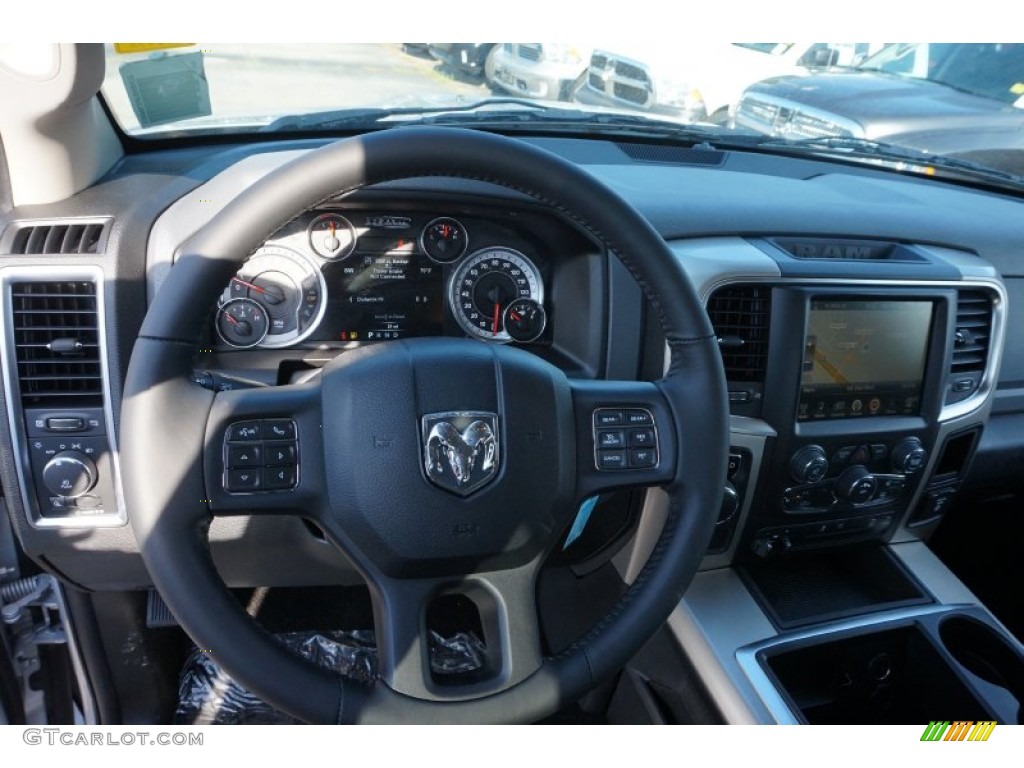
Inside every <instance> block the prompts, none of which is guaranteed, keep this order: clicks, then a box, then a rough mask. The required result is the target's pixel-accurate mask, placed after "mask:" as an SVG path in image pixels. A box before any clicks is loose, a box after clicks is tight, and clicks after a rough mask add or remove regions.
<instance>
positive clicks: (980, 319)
mask: <svg viewBox="0 0 1024 768" xmlns="http://www.w3.org/2000/svg"><path fill="white" fill-rule="evenodd" d="M998 301H999V297H998V294H997V293H996V292H994V291H991V292H990V291H989V290H988V289H983V288H981V287H980V286H972V287H970V288H968V287H960V286H953V285H949V284H944V283H938V282H937V283H936V284H933V285H929V284H913V285H911V284H894V285H890V284H887V283H885V282H878V283H875V284H871V285H853V284H847V283H844V282H843V281H841V280H840V281H836V282H825V281H820V282H816V281H808V282H807V283H804V282H802V281H801V282H797V281H793V282H789V283H787V282H780V283H778V284H775V285H761V284H742V285H730V286H728V287H726V288H723V289H719V290H718V291H716V292H714V293H713V294H712V296H711V298H710V301H709V307H708V308H709V313H710V314H711V316H712V321H713V322H714V323H715V324H716V330H718V331H719V334H720V335H719V339H720V345H721V346H722V349H723V358H724V361H725V363H726V373H727V377H728V378H729V394H730V400H731V405H732V412H733V414H734V417H744V418H743V419H741V423H746V422H749V421H751V420H755V419H756V420H757V421H758V422H760V423H762V424H764V425H767V427H768V428H769V432H768V434H770V437H769V438H768V439H766V440H765V442H764V444H763V455H762V461H761V465H762V466H761V473H760V477H758V478H755V479H754V480H756V490H757V492H756V494H754V498H753V500H752V503H751V505H750V508H749V514H748V516H747V519H746V521H745V525H744V526H743V527H742V528H740V527H738V526H737V528H736V529H735V531H734V535H735V537H736V539H735V544H736V548H735V551H736V552H737V554H738V555H739V556H740V558H741V559H742V558H743V557H747V556H754V557H758V558H769V557H775V556H778V555H780V554H783V553H787V552H800V551H808V550H817V549H821V548H825V547H832V546H841V545H845V544H851V543H860V542H865V541H887V540H890V539H891V538H892V537H893V536H894V535H895V534H896V532H897V531H898V530H899V529H900V527H901V525H903V524H904V523H905V522H906V521H907V517H908V515H910V513H911V512H912V510H914V508H915V505H917V504H918V503H919V500H922V494H921V492H922V490H923V489H925V488H926V487H927V488H928V489H929V491H932V490H935V487H939V488H941V489H943V490H944V491H945V496H943V497H942V501H941V503H940V504H939V506H940V507H941V506H942V505H943V504H944V503H946V502H948V498H949V495H950V494H951V493H952V492H955V487H950V486H948V485H941V486H935V487H933V485H934V480H935V477H934V472H933V471H932V469H933V467H934V466H935V462H934V458H935V457H936V455H937V454H938V453H941V452H942V451H943V448H944V446H945V440H946V439H947V436H946V435H945V434H944V430H943V429H942V428H941V427H942V425H943V423H944V422H946V421H950V420H952V419H954V418H956V417H957V415H958V414H960V415H964V414H968V415H969V414H970V413H971V412H972V409H976V408H978V406H980V404H981V403H982V401H983V400H984V398H985V393H986V391H987V388H988V386H989V385H988V381H987V379H986V378H985V377H986V368H987V363H988V354H989V352H990V344H989V340H990V338H991V336H992V333H993V316H994V314H995V312H994V309H995V307H996V306H997V305H998ZM757 347H760V348H761V349H762V350H763V352H762V353H760V359H758V354H759V353H758V352H757ZM734 350H735V351H734ZM734 421H735V419H734ZM966 447H967V450H963V446H962V445H961V448H960V450H958V451H955V452H954V453H956V456H955V460H954V457H953V454H949V459H948V460H947V462H946V463H947V464H950V466H948V467H946V468H945V469H947V470H948V471H949V472H951V473H952V476H953V477H957V476H959V475H960V474H962V473H963V471H964V469H965V467H966V464H967V463H968V462H969V460H970V458H971V453H972V448H973V441H972V444H971V445H970V446H966ZM748 484H749V483H748ZM924 500H925V502H926V503H930V502H929V501H928V499H927V498H925V499H924ZM934 512H935V510H934V509H931V510H930V511H928V512H923V513H922V514H919V515H917V518H918V519H919V520H921V521H924V520H934V518H935V514H933V513H934Z"/></svg>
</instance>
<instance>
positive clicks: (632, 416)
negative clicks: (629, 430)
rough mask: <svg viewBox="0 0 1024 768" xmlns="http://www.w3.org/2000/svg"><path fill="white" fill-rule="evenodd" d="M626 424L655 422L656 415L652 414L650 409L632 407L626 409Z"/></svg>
mask: <svg viewBox="0 0 1024 768" xmlns="http://www.w3.org/2000/svg"><path fill="white" fill-rule="evenodd" d="M626 424H627V425H629V426H631V427H639V426H644V425H648V424H651V425H653V424H654V417H653V416H651V412H650V411H645V410H641V409H639V408H630V409H629V410H628V411H626Z"/></svg>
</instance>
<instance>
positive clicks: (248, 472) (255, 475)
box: [227, 467, 260, 493]
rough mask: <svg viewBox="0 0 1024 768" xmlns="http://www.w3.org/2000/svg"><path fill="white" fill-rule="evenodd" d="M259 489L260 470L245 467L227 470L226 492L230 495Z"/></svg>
mask: <svg viewBox="0 0 1024 768" xmlns="http://www.w3.org/2000/svg"><path fill="white" fill-rule="evenodd" d="M259 487H260V470H259V468H258V467H246V468H244V469H229V470H228V478H227V490H228V491H231V492H232V493H237V492H239V491H241V492H246V491H255V490H258V489H259Z"/></svg>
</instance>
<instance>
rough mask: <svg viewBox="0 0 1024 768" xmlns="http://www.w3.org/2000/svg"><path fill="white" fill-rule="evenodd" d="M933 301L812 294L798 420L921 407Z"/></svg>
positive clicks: (904, 412) (898, 412)
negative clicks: (868, 298)
mask: <svg viewBox="0 0 1024 768" xmlns="http://www.w3.org/2000/svg"><path fill="white" fill-rule="evenodd" d="M933 309H934V304H933V302H932V301H930V300H916V301H915V300H875V299H870V300H867V299H845V298H844V299H832V298H821V297H819V298H813V299H811V306H810V314H809V317H808V323H807V338H806V339H805V341H804V360H803V372H802V374H801V377H800V402H799V408H798V410H797V420H798V421H810V420H815V419H849V418H860V417H866V416H907V415H916V414H919V413H920V411H921V389H922V384H923V380H924V370H925V363H926V358H927V352H928V338H929V331H930V329H931V325H932V311H933Z"/></svg>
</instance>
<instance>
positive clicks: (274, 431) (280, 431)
mask: <svg viewBox="0 0 1024 768" xmlns="http://www.w3.org/2000/svg"><path fill="white" fill-rule="evenodd" d="M263 439H264V440H294V439H295V422H294V421H292V420H291V419H265V420H264V421H263Z"/></svg>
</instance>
